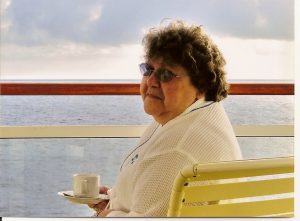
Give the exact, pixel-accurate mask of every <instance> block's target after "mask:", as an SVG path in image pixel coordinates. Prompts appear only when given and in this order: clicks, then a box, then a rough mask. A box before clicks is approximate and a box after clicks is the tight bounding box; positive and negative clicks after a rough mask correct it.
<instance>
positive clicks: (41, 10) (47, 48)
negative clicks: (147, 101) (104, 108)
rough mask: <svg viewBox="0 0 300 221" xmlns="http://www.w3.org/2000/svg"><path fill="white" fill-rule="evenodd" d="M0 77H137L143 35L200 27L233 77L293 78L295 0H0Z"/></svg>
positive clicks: (230, 77) (229, 75)
mask: <svg viewBox="0 0 300 221" xmlns="http://www.w3.org/2000/svg"><path fill="white" fill-rule="evenodd" d="M0 13H1V42H0V43H1V57H0V59H1V60H0V62H1V75H0V79H138V78H139V72H138V68H137V64H138V63H139V62H140V61H142V55H143V51H142V48H141V45H140V43H141V39H142V36H143V33H144V32H145V31H146V30H147V29H148V28H149V27H152V26H156V25H158V24H160V23H161V22H162V21H163V19H165V18H171V19H183V20H185V21H187V22H190V23H197V24H201V25H203V27H204V29H205V30H206V31H207V32H208V33H209V35H210V36H211V37H212V38H213V40H214V41H215V42H216V43H217V44H218V45H219V48H220V49H221V50H222V52H223V54H224V56H225V58H226V60H227V67H226V68H227V70H228V78H229V79H233V80H237V79H293V78H294V54H293V48H294V1H293V0H209V1H207V0H1V10H0Z"/></svg>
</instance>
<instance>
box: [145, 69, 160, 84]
mask: <svg viewBox="0 0 300 221" xmlns="http://www.w3.org/2000/svg"><path fill="white" fill-rule="evenodd" d="M147 85H148V87H159V85H160V82H159V80H158V79H157V78H156V76H155V74H154V71H153V72H152V74H151V75H150V76H149V77H148V79H147Z"/></svg>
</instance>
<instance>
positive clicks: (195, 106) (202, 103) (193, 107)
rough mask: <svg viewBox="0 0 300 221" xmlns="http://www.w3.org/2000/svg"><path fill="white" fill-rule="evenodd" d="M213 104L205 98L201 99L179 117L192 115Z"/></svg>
mask: <svg viewBox="0 0 300 221" xmlns="http://www.w3.org/2000/svg"><path fill="white" fill-rule="evenodd" d="M210 103H212V101H205V97H202V98H200V99H198V100H197V101H195V102H194V103H192V104H191V105H190V106H189V107H188V108H187V109H185V111H183V112H182V113H181V114H180V115H179V116H181V115H185V114H187V113H190V112H192V111H194V110H196V109H199V108H201V107H203V106H206V105H208V104H210Z"/></svg>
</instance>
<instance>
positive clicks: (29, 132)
mask: <svg viewBox="0 0 300 221" xmlns="http://www.w3.org/2000/svg"><path fill="white" fill-rule="evenodd" d="M146 128H147V125H99V126H98V125H97V126H91V125H89V126H88V125H86V126H85V125H80V126H0V138H79V137H84V138H85V137H95V138H106V137H108V138H126V137H127V138H134V137H140V136H141V135H142V133H143V132H144V131H145V129H146ZM233 128H234V131H235V133H236V135H237V136H238V137H243V136H245V137H260V136H261V137H263V136H265V137H293V136H294V125H234V126H233Z"/></svg>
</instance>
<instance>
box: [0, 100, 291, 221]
mask: <svg viewBox="0 0 300 221" xmlns="http://www.w3.org/2000/svg"><path fill="white" fill-rule="evenodd" d="M223 105H224V107H225V110H226V112H227V113H228V115H229V118H230V120H231V122H232V123H233V124H235V125H243V124H255V125H256V124H293V123H294V96H230V97H229V98H227V99H226V100H225V101H224V102H223ZM151 121H152V119H151V117H149V116H147V115H146V114H145V113H144V111H143V107H142V101H141V100H140V98H139V96H0V125H109V124H110V125H122V124H132V125H135V124H149V123H150V122H151ZM137 142H138V139H136V138H115V139H112V138H75V139H73V138H60V139H58V138H51V139H0V216H5V217H86V216H91V215H92V213H93V211H92V210H90V209H89V208H88V207H87V206H85V205H79V204H72V203H69V202H68V201H67V200H65V199H63V198H62V197H60V196H58V195H57V192H58V191H61V190H70V189H72V182H71V180H72V174H74V173H81V172H92V173H98V174H100V175H101V183H102V184H103V185H107V186H112V185H113V183H114V181H115V178H116V176H117V174H118V171H119V166H120V164H121V163H122V159H124V157H125V156H126V153H127V152H128V151H129V150H130V149H132V148H134V147H135V145H136V143H137ZM238 142H239V144H240V146H241V149H242V153H243V156H244V158H246V159H250V158H251V159H253V158H264V157H277V156H290V155H293V153H294V144H293V142H294V139H293V138H292V137H276V138H275V137H255V138H249V137H239V138H238Z"/></svg>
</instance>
